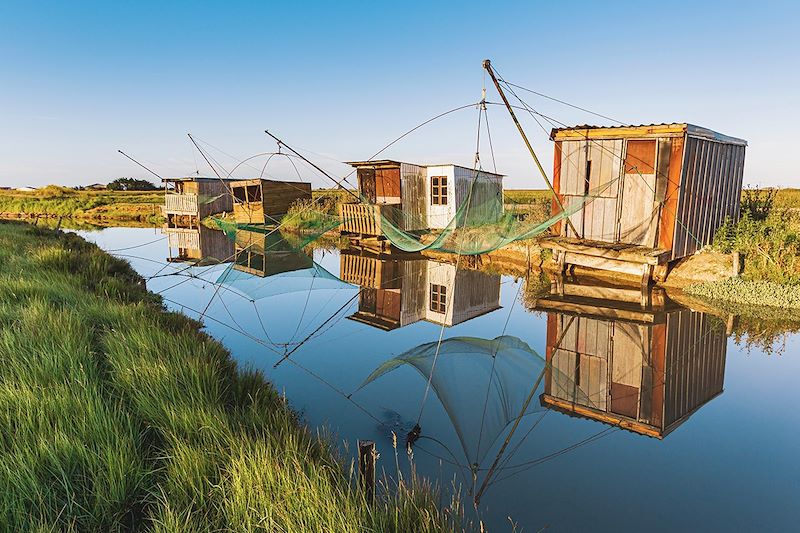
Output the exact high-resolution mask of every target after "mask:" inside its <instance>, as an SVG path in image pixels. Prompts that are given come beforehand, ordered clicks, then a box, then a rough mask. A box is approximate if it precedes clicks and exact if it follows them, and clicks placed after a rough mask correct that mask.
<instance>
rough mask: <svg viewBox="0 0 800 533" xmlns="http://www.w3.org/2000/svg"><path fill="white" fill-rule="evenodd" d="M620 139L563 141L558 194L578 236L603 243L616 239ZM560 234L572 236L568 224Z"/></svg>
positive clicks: (620, 152) (620, 159) (620, 154)
mask: <svg viewBox="0 0 800 533" xmlns="http://www.w3.org/2000/svg"><path fill="white" fill-rule="evenodd" d="M621 169H622V140H619V139H610V140H582V141H564V142H562V147H561V185H560V193H561V195H562V197H563V204H564V208H565V209H566V210H574V209H575V208H577V207H578V206H580V209H578V210H577V211H576V212H575V213H574V214H573V215H571V216H570V221H571V222H572V224H573V226H575V229H577V230H578V233H579V235H577V236H578V237H581V238H584V239H589V240H595V241H604V242H614V241H616V238H617V212H618V196H619V180H620V175H621ZM562 227H563V228H564V229H563V230H562V232H563V233H562V234H563V235H565V236H568V237H575V236H576V235H573V234H572V231H571V230H570V229H569V226H568V225H566V224H564V225H563V226H562Z"/></svg>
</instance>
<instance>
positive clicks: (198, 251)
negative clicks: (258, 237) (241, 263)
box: [161, 224, 233, 262]
mask: <svg viewBox="0 0 800 533" xmlns="http://www.w3.org/2000/svg"><path fill="white" fill-rule="evenodd" d="M161 231H162V233H164V234H165V235H166V236H167V246H168V249H169V257H168V258H167V261H170V262H172V261H177V262H180V261H201V260H210V261H213V262H225V261H230V260H231V258H232V257H233V243H232V242H231V240H230V239H228V237H227V236H226V235H225V233H223V232H221V231H217V230H213V229H209V228H206V227H205V226H196V227H192V228H178V227H171V226H170V225H168V224H165V225H164V227H163V228H162V230H161ZM173 251H174V252H175V254H174V255H173Z"/></svg>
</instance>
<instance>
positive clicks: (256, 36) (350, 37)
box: [0, 0, 800, 188]
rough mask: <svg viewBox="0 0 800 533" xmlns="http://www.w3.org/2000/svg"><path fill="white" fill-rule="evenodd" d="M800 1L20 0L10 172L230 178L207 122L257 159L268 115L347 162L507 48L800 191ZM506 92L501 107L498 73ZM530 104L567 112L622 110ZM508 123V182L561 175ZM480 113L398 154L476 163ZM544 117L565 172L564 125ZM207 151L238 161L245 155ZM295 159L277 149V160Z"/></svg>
mask: <svg viewBox="0 0 800 533" xmlns="http://www.w3.org/2000/svg"><path fill="white" fill-rule="evenodd" d="M798 15H800V9H798V8H797V7H794V6H793V5H792V4H791V3H788V2H787V3H772V2H751V3H737V2H698V1H694V2H681V1H673V2H669V3H665V2H658V3H657V2H642V3H639V2H635V3H634V2H630V3H627V2H613V1H606V2H596V3H595V2H546V3H545V2H520V3H503V2H479V3H471V2H459V3H444V2H441V3H439V2H437V3H433V2H420V3H414V2H404V3H392V4H380V3H378V2H329V3H301V2H296V3H295V2H276V3H274V4H271V3H267V2H258V3H256V2H252V3H249V2H232V1H231V2H169V3H167V2H148V1H139V2H124V1H117V2H98V3H92V2H52V3H48V2H16V1H8V0H6V1H4V2H3V3H2V4H0V28H2V31H0V72H2V77H1V78H0V80H2V81H0V185H44V184H47V183H59V184H66V185H75V184H88V183H94V182H98V181H101V182H106V181H108V180H110V179H113V178H116V177H120V176H135V177H148V175H147V173H146V172H144V171H142V170H141V169H139V168H138V167H136V166H134V165H133V164H132V163H130V162H129V161H128V160H126V159H125V158H123V157H122V156H120V155H119V154H118V153H117V152H116V151H117V149H118V148H121V149H123V150H125V151H127V152H128V153H130V154H131V155H133V156H134V157H137V158H139V159H140V160H142V161H143V162H145V164H147V165H150V166H152V168H153V169H154V170H156V172H158V173H160V174H162V175H178V174H185V173H191V172H193V171H194V170H195V169H196V168H198V167H199V170H200V171H201V173H210V171H209V170H208V168H207V167H205V166H203V165H202V164H201V163H202V160H200V159H199V156H198V155H197V154H196V152H194V151H193V150H192V147H191V144H190V142H189V140H188V138H187V136H186V133H187V132H191V133H192V134H193V135H195V136H196V137H197V138H199V139H201V140H203V141H205V142H207V143H209V144H210V145H213V146H214V147H216V148H218V149H221V150H223V151H224V152H227V153H228V154H230V155H231V156H234V157H236V158H244V157H246V156H249V155H252V154H256V153H259V152H268V151H272V150H274V147H275V145H274V143H273V142H271V141H270V140H269V139H268V138H267V137H266V135H264V133H263V130H264V129H269V130H271V131H273V132H275V133H276V134H278V135H279V136H281V137H283V138H284V139H285V140H286V141H287V142H288V143H289V144H293V145H296V146H297V147H301V148H303V149H308V150H310V151H313V152H314V153H311V152H306V154H307V155H309V157H312V158H314V160H315V161H316V162H318V163H320V164H321V165H322V166H324V167H325V168H327V169H329V170H330V171H331V172H333V173H336V174H338V175H342V174H343V173H346V172H347V167H346V166H344V165H342V164H341V163H337V161H347V160H353V159H365V158H367V157H369V156H371V155H372V154H373V153H374V152H375V151H377V149H379V148H380V147H382V146H383V145H385V144H386V143H387V142H388V141H389V140H391V139H393V138H394V137H396V136H398V135H399V134H401V133H403V132H404V131H406V130H408V129H410V128H411V127H413V126H415V125H416V124H418V123H420V122H422V121H423V120H425V119H427V118H429V117H431V116H433V115H436V114H438V113H440V112H442V111H445V110H447V109H450V108H453V107H456V106H459V105H463V104H467V103H471V102H475V101H478V100H479V99H480V93H481V87H482V85H483V83H484V75H483V71H482V69H481V61H482V60H483V59H484V58H487V57H488V58H491V59H492V62H493V64H494V65H495V66H496V67H497V68H498V69H499V71H500V72H501V74H502V75H503V76H504V77H505V78H506V79H508V80H509V81H512V82H514V83H517V84H520V85H523V86H526V87H530V88H532V89H535V90H537V91H540V92H543V93H546V94H550V95H553V96H556V97H558V98H561V99H564V100H567V101H570V102H574V103H576V104H579V105H581V106H584V107H588V108H590V109H593V110H596V111H598V112H601V113H603V114H606V115H609V116H611V117H615V118H618V119H619V120H622V121H625V122H631V123H651V122H673V121H674V122H683V121H687V122H691V123H695V124H698V125H701V126H705V127H708V128H711V129H715V130H717V131H720V132H722V133H725V134H728V135H733V136H736V137H742V138H745V139H747V140H748V141H749V143H750V146H749V148H748V153H747V163H746V169H745V183H752V184H761V185H778V186H798V184H799V183H800V180H798V178H799V177H800V172H798V170H797V166H798V165H797V162H796V152H797V149H796V148H794V145H795V144H797V141H796V140H795V136H796V134H795V129H796V127H795V126H796V125H797V124H799V123H800V110H799V109H800V107H799V106H800V102H798V95H800V89H799V88H798V87H799V86H800V59H798V56H799V55H800V44H799V43H800V39H798V38H797V36H796V25H797V20H798ZM487 83H488V82H487ZM521 96H522V94H521ZM488 98H489V100H492V101H499V98H498V97H497V95H496V93H495V92H494V89H493V88H491V87H489V90H488ZM527 101H528V103H530V104H531V105H532V106H534V107H535V108H536V109H537V110H539V111H541V112H543V113H545V114H548V115H551V116H553V117H555V118H557V119H558V120H559V121H561V122H564V123H569V124H578V123H587V122H588V123H598V122H602V121H601V120H600V119H597V118H596V117H592V116H590V115H586V114H584V113H580V112H576V111H574V110H571V109H569V108H565V107H563V106H560V105H558V104H555V103H553V102H549V101H547V100H543V99H541V98H538V97H535V96H531V97H530V98H528V99H527ZM489 120H490V126H491V133H492V140H493V146H494V149H495V156H496V160H497V168H498V170H499V171H500V172H503V173H505V174H508V175H509V178H508V182H507V186H510V187H526V188H541V187H543V186H544V185H543V182H542V180H541V178H540V177H539V176H538V175H537V174H536V173H535V171H534V168H533V166H532V164H531V162H530V159H529V157H528V155H527V153H526V152H525V148H524V146H523V144H522V142H521V141H520V139H519V137H518V135H517V133H516V131H515V130H514V129H513V125H512V123H511V121H510V119H509V117H508V115H507V114H506V112H505V111H504V110H503V109H502V108H500V107H497V106H495V107H492V108H490V110H489ZM476 122H477V111H475V110H473V109H468V110H465V111H460V112H458V113H454V114H452V115H450V116H448V117H447V118H446V119H441V120H439V121H436V122H435V123H433V124H432V125H431V126H428V127H425V128H423V129H421V130H420V131H419V132H417V133H415V134H413V135H411V136H409V137H408V138H407V139H406V140H404V141H402V142H401V143H398V144H397V145H395V146H394V147H392V149H391V150H389V151H388V152H386V153H385V154H384V155H385V156H386V157H392V158H397V159H402V160H407V161H412V162H420V163H435V162H456V163H461V164H465V165H468V166H469V165H471V164H472V159H473V156H474V151H475V137H476ZM524 125H525V128H526V130H527V131H528V132H529V135H530V136H531V138H532V140H533V141H534V146H535V148H536V149H537V151H539V152H540V155H541V158H542V160H543V161H544V162H545V166H546V167H547V168H550V167H551V166H552V165H551V161H552V147H551V146H550V142H549V141H548V140H547V136H546V135H545V134H544V133H543V132H542V130H541V129H540V128H539V126H538V125H537V124H536V123H535V122H533V121H532V120H531V119H530V118H529V117H528V118H525V119H524ZM204 146H206V147H207V148H208V150H209V153H210V154H212V155H214V157H215V158H216V159H217V160H218V161H219V162H220V163H222V165H223V166H225V167H226V168H227V169H228V170H230V168H231V167H232V166H233V165H232V161H233V158H231V157H229V156H227V155H224V154H222V153H221V152H219V151H216V148H211V147H210V146H209V145H204ZM486 146H487V143H486V142H485V139H484V142H483V145H482V147H483V148H484V149H485V148H486ZM482 160H483V162H484V165H485V166H487V165H491V163H490V162H489V160H490V158H489V155H488V152H486V151H484V152H483V154H482ZM195 161H197V162H195ZM261 161H262V162H263V159H262V160H261ZM254 163H256V164H255V165H254V166H255V167H258V168H260V166H261V164H263V163H260V164H259V163H258V160H255V161H254ZM254 172H255V169H254V168H252V167H247V166H244V167H241V172H238V173H237V174H238V175H241V176H245V175H250V174H253V173H254ZM293 172H294V170H292V169H291V167H289V166H288V165H287V164H286V163H285V162H282V161H277V160H273V161H272V162H271V163H270V166H269V167H268V170H267V173H268V174H270V175H272V176H284V177H289V176H291V175H292V173H293ZM301 173H302V174H303V176H304V177H306V178H310V179H311V180H312V183H313V184H314V185H315V186H322V185H324V184H325V181H324V179H323V178H320V177H318V176H312V174H311V173H310V172H309V171H308V170H306V169H304V168H301ZM150 177H151V176H150Z"/></svg>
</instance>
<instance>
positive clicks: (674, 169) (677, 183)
mask: <svg viewBox="0 0 800 533" xmlns="http://www.w3.org/2000/svg"><path fill="white" fill-rule="evenodd" d="M683 145H684V142H683V138H682V137H679V138H675V139H673V140H672V142H671V143H670V155H669V163H668V168H667V178H666V189H665V192H664V202H663V203H662V205H661V220H660V222H659V231H658V247H659V248H665V249H667V250H672V249H674V247H675V233H676V231H677V229H676V227H675V226H676V219H677V211H678V195H679V194H680V187H681V169H682V166H683Z"/></svg>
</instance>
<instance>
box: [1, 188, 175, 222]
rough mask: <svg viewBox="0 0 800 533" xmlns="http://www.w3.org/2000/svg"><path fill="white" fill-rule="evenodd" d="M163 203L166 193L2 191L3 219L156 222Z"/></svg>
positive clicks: (51, 189)
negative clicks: (61, 218) (67, 218)
mask: <svg viewBox="0 0 800 533" xmlns="http://www.w3.org/2000/svg"><path fill="white" fill-rule="evenodd" d="M163 203H164V192H163V191H152V192H139V191H76V190H73V189H68V188H65V187H58V186H55V185H50V186H48V187H44V188H42V189H38V190H35V191H30V192H21V191H9V190H3V191H0V215H2V216H3V217H4V218H30V217H36V216H44V217H54V218H57V217H69V218H75V219H87V220H88V219H94V220H128V221H130V220H138V221H154V220H155V219H157V218H159V217H160V213H161V211H160V207H159V206H160V205H162V204H163Z"/></svg>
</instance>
